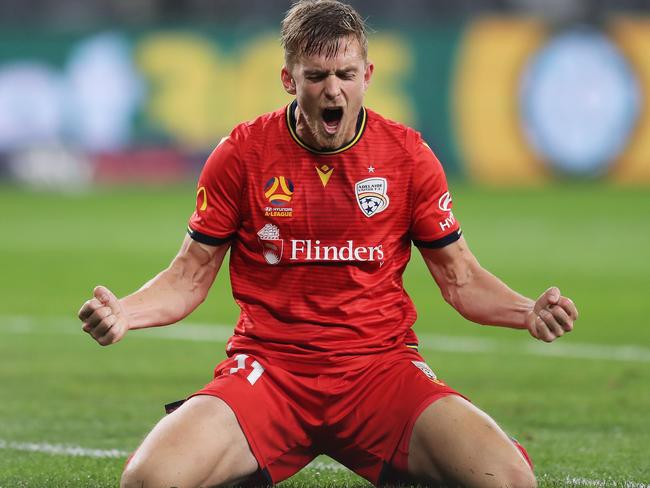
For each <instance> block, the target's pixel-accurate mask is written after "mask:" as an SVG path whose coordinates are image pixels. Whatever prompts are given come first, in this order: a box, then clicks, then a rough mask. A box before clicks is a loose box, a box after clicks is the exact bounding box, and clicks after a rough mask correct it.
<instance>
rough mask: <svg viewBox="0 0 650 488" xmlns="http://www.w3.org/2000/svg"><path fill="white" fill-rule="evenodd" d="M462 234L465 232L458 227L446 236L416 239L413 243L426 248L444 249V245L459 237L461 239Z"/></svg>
mask: <svg viewBox="0 0 650 488" xmlns="http://www.w3.org/2000/svg"><path fill="white" fill-rule="evenodd" d="M462 234H463V232H462V231H461V230H460V229H458V230H456V231H454V232H452V233H451V234H447V235H446V236H445V237H441V238H440V239H436V240H435V241H417V240H415V239H414V240H413V244H415V246H416V247H423V248H426V249H442V248H443V247H445V246H448V245H449V244H452V243H454V242H456V241H457V240H458V239H460V236H461V235H462Z"/></svg>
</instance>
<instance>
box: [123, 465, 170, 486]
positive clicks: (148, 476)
mask: <svg viewBox="0 0 650 488" xmlns="http://www.w3.org/2000/svg"><path fill="white" fill-rule="evenodd" d="M180 485H181V483H180V482H179V480H176V479H174V476H173V474H172V473H169V472H167V470H165V469H162V470H161V469H154V468H153V467H150V466H147V465H146V464H139V465H137V466H133V465H131V464H130V465H129V466H127V467H126V468H125V469H124V472H123V473H122V479H121V480H120V488H158V487H160V488H162V487H169V486H180Z"/></svg>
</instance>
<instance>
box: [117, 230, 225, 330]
mask: <svg viewBox="0 0 650 488" xmlns="http://www.w3.org/2000/svg"><path fill="white" fill-rule="evenodd" d="M227 250H228V244H223V245H221V246H216V247H215V246H207V245H205V244H201V243H199V242H197V241H195V240H193V239H191V238H190V237H189V236H186V237H185V240H184V241H183V244H182V246H181V249H180V250H179V252H178V254H177V255H176V257H175V258H174V259H173V261H172V262H171V264H170V265H169V267H167V269H165V270H163V271H161V272H160V273H158V274H157V275H156V276H155V277H154V278H152V279H151V280H149V281H148V282H147V283H145V284H144V285H143V286H142V287H141V288H140V289H139V290H138V291H136V292H135V293H132V294H131V295H128V296H126V297H124V298H122V299H120V303H121V305H122V307H123V308H124V309H125V310H126V311H127V312H128V315H129V319H130V320H129V329H142V328H145V327H156V326H159V325H168V324H173V323H174V322H178V321H179V320H181V319H182V318H184V317H186V316H187V315H189V314H190V313H191V312H192V311H193V310H194V309H195V308H196V307H198V306H199V305H200V304H201V303H203V301H204V300H205V298H206V297H207V295H208V290H209V289H210V287H211V286H212V283H213V282H214V279H215V278H216V276H217V272H218V271H219V268H220V267H221V263H222V262H223V258H224V256H225V255H226V251H227Z"/></svg>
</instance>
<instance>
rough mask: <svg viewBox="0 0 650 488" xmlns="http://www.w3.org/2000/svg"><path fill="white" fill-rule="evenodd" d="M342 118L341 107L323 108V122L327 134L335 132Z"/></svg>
mask: <svg viewBox="0 0 650 488" xmlns="http://www.w3.org/2000/svg"><path fill="white" fill-rule="evenodd" d="M342 118H343V108H341V107H334V108H326V109H323V122H324V125H325V130H326V131H327V133H328V134H335V133H336V131H337V130H338V128H339V125H340V124H341V119H342Z"/></svg>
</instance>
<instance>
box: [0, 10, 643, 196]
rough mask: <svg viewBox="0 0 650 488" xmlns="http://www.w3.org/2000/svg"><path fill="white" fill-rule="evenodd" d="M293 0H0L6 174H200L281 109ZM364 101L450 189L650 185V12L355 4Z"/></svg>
mask: <svg viewBox="0 0 650 488" xmlns="http://www.w3.org/2000/svg"><path fill="white" fill-rule="evenodd" d="M290 3H291V2H289V1H287V0H283V1H281V0H246V1H233V0H230V1H225V0H187V1H180V0H137V1H131V0H117V1H115V0H110V1H109V0H93V1H82V0H0V179H2V180H9V181H12V182H17V183H19V184H21V185H28V186H32V187H37V188H55V189H63V190H66V189H71V188H72V189H74V188H76V189H78V188H84V187H88V186H90V185H94V184H98V183H133V182H136V183H147V184H151V183H161V182H164V183H169V182H175V181H184V180H188V181H191V180H193V179H194V178H195V177H196V175H197V173H198V171H199V170H200V168H201V165H202V163H203V161H204V159H205V157H206V156H207V154H209V152H210V151H211V149H212V148H213V147H214V146H215V144H216V142H218V141H219V140H220V138H221V137H222V136H224V135H226V134H227V133H229V132H230V130H231V129H232V128H233V126H234V125H236V124H237V123H239V122H241V121H243V120H247V119H250V118H253V117H255V116H256V115H258V114H261V113H263V112H267V111H272V110H275V109H277V108H279V107H281V106H282V105H284V104H286V103H288V102H289V97H288V95H286V94H285V93H284V92H283V90H282V88H281V85H280V81H279V70H280V67H281V66H282V50H281V47H280V43H279V23H280V21H281V19H282V17H283V14H284V12H285V11H286V10H287V9H288V7H289V6H290ZM351 3H352V4H353V5H354V6H356V7H357V8H358V9H359V11H360V12H362V14H363V15H364V16H366V17H367V21H368V23H369V25H370V26H371V27H372V30H373V33H372V35H371V40H370V53H369V55H370V58H371V60H372V61H373V62H374V63H375V65H376V72H375V73H376V75H375V78H374V82H373V86H372V87H371V89H370V91H369V93H368V97H367V105H368V106H369V107H370V108H373V109H375V110H377V111H379V112H381V113H382V114H384V115H386V116H388V117H390V118H394V119H396V120H398V121H400V122H403V123H405V124H408V125H411V126H413V127H415V128H417V129H418V130H420V131H421V132H422V133H423V135H424V137H425V138H426V140H427V141H428V142H429V144H430V145H431V146H432V147H433V148H434V150H435V151H436V153H437V154H438V156H439V158H440V159H441V161H442V162H443V164H444V166H445V168H446V170H447V172H448V174H449V175H450V176H451V177H452V178H459V179H467V180H470V181H472V182H476V183H479V184H491V185H495V184H496V185H527V186H528V185H539V184H544V183H548V182H549V181H557V180H558V179H565V178H568V179H572V180H573V179H590V180H593V179H597V180H612V181H616V182H620V183H625V184H634V185H643V184H648V183H650V98H649V97H650V1H644V0H623V1H621V0H598V1H588V0H571V1H568V0H462V1H456V0H403V1H400V2H394V1H390V0H383V1H382V0H365V1H363V0H359V1H353V2H351Z"/></svg>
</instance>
